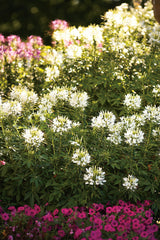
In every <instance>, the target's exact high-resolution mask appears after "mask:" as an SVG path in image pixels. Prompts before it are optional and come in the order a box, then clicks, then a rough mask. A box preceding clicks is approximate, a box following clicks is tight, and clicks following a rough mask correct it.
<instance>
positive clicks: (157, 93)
mask: <svg viewBox="0 0 160 240" xmlns="http://www.w3.org/2000/svg"><path fill="white" fill-rule="evenodd" d="M153 87H154V88H153V91H152V93H153V94H154V96H155V97H160V84H157V85H156V86H153Z"/></svg>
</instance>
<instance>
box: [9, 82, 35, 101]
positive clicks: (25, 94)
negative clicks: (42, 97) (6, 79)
mask: <svg viewBox="0 0 160 240" xmlns="http://www.w3.org/2000/svg"><path fill="white" fill-rule="evenodd" d="M10 96H11V99H13V100H17V101H19V102H20V103H21V104H30V105H35V104H36V103H37V101H38V96H37V94H36V93H35V92H33V91H30V90H28V89H27V88H26V87H25V88H22V87H19V86H18V87H17V86H15V87H13V88H12V91H11V93H10Z"/></svg>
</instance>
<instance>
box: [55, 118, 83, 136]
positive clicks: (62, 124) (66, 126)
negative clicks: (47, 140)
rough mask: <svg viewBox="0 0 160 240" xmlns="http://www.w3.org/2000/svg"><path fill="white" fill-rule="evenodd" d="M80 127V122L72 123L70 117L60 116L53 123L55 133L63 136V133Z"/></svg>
mask: <svg viewBox="0 0 160 240" xmlns="http://www.w3.org/2000/svg"><path fill="white" fill-rule="evenodd" d="M79 125H80V123H79V122H72V121H71V120H70V119H68V117H64V116H58V117H56V118H54V119H53V121H52V130H53V132H55V133H59V134H62V133H63V132H68V131H69V130H70V129H71V128H74V127H77V126H79Z"/></svg>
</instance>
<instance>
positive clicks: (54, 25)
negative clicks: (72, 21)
mask: <svg viewBox="0 0 160 240" xmlns="http://www.w3.org/2000/svg"><path fill="white" fill-rule="evenodd" d="M68 27H69V24H68V22H66V21H65V20H61V19H56V20H54V21H51V23H50V28H51V29H52V30H65V29H66V28H68Z"/></svg>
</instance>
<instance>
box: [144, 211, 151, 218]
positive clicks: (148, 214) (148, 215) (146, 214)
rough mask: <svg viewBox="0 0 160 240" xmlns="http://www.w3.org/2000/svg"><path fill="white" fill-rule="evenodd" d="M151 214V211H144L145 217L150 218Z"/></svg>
mask: <svg viewBox="0 0 160 240" xmlns="http://www.w3.org/2000/svg"><path fill="white" fill-rule="evenodd" d="M151 215H152V213H151V211H149V210H148V211H145V217H146V218H150V217H151Z"/></svg>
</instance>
